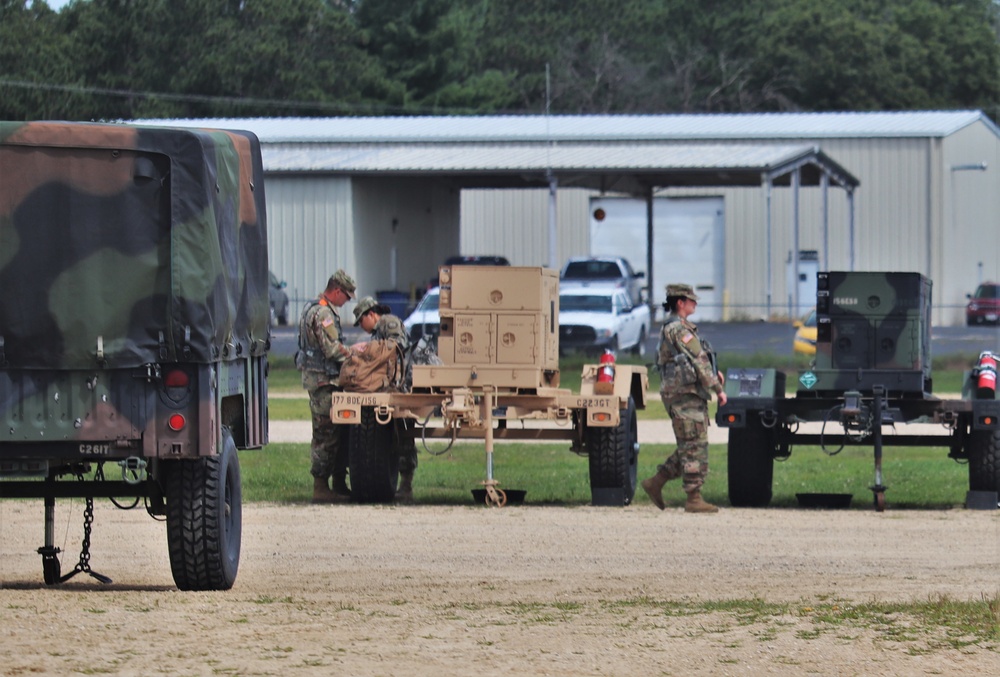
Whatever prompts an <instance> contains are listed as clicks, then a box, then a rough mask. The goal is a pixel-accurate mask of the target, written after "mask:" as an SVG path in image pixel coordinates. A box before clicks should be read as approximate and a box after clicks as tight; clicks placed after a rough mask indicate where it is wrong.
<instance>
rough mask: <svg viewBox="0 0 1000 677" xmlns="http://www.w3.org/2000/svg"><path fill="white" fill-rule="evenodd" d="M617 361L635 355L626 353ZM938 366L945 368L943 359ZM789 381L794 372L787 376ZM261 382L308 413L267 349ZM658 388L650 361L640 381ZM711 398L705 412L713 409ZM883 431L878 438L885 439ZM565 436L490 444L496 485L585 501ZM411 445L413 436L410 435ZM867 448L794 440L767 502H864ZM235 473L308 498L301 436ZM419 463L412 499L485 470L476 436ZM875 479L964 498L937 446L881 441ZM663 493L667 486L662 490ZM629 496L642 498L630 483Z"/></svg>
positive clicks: (291, 408)
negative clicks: (834, 498) (838, 497)
mask: <svg viewBox="0 0 1000 677" xmlns="http://www.w3.org/2000/svg"><path fill="white" fill-rule="evenodd" d="M722 359H723V362H724V363H725V362H726V361H731V362H732V365H731V366H756V367H764V368H777V369H784V370H790V371H791V372H792V373H794V371H795V370H797V369H799V368H800V367H801V366H803V365H805V364H807V360H805V359H804V358H799V357H775V356H773V355H754V356H748V357H740V358H739V359H737V358H730V357H729V356H723V358H722ZM621 361H622V363H632V364H635V363H638V362H639V361H638V360H637V359H636V358H633V357H631V356H626V357H624V358H622V359H621ZM586 362H593V360H588V359H585V358H582V357H571V358H569V359H566V360H564V361H563V362H562V364H561V368H562V376H563V378H562V384H561V385H562V387H565V388H568V389H570V390H572V391H573V392H579V388H580V372H581V370H582V366H583V364H584V363H586ZM942 367H943V368H942V369H941V370H940V371H935V373H934V377H935V381H936V384H935V391H937V392H958V391H960V390H961V380H962V371H961V365H960V363H959V362H958V361H957V360H951V361H947V360H945V361H943V362H942ZM944 367H947V368H944ZM790 380H791V381H793V382H794V379H790ZM268 383H269V388H270V390H271V392H272V393H274V394H276V395H281V394H284V395H286V397H272V398H270V401H269V413H270V417H271V419H272V420H298V421H307V420H309V406H308V401H307V400H306V398H305V392H304V391H303V390H302V386H301V381H300V379H299V373H298V372H297V371H296V370H295V368H294V366H293V365H292V362H291V359H289V358H277V359H275V360H273V361H272V363H271V371H270V375H269V381H268ZM658 388H659V377H658V375H657V374H656V372H655V369H651V370H650V390H651V391H652V392H653V393H655V392H656V390H657V389H658ZM714 411H715V403H714V402H713V404H712V407H711V410H710V413H711V414H712V415H713V416H714ZM638 415H639V419H640V420H652V419H665V418H666V417H667V416H666V412H665V411H664V409H663V405H662V404H661V403H660V401H659V399H658V398H657V397H656V396H655V394H654V395H653V397H652V398H651V399H650V400H649V401H648V402H647V409H646V410H644V411H640V412H639V414H638ZM888 441H889V440H887V442H888ZM430 446H431V447H432V449H434V450H438V451H439V450H442V449H443V448H444V446H445V443H444V442H442V441H434V442H432V443H430ZM568 447H569V444H568V442H567V443H557V444H544V445H543V444H519V443H512V442H498V443H497V444H496V448H495V453H494V476H495V477H496V478H497V479H498V480H499V481H500V482H501V486H502V487H506V488H511V489H524V490H526V491H527V492H528V494H527V499H526V500H527V502H528V503H529V504H561V505H584V504H587V503H589V501H590V487H589V481H588V467H587V460H586V459H585V458H581V457H579V456H577V455H576V454H574V453H572V452H570V451H569V450H568ZM418 448H420V444H419V441H418ZM672 452H673V447H672V446H668V445H655V444H646V445H643V447H642V451H641V455H640V467H639V475H640V477H646V476H648V475H651V474H653V473H654V472H655V469H656V464H657V463H660V462H662V460H663V459H664V458H665V457H666V456H667V455H669V454H670V453H672ZM709 454H710V464H711V471H710V473H709V478H708V482H707V484H706V486H705V495H706V497H707V498H708V500H710V501H713V502H718V503H720V504H723V505H725V504H726V503H727V495H728V489H727V482H728V479H727V470H726V447H725V445H714V446H712V447H711V448H710V452H709ZM872 454H873V452H872V449H871V448H870V447H851V448H847V449H845V450H844V451H843V452H841V453H840V454H839V455H837V456H835V457H832V458H831V457H828V456H827V455H826V454H825V453H823V452H822V451H821V450H820V449H819V448H817V447H801V448H796V449H794V451H793V454H792V456H791V458H790V459H788V460H787V461H782V462H776V463H775V471H774V498H773V500H772V505H775V506H787V507H790V506H795V505H797V501H796V498H795V494H796V493H849V494H853V496H854V501H853V503H852V507H854V508H863V509H869V508H870V507H871V505H872V494H871V491H870V489H869V487H870V486H871V485H872V484H874V461H873V456H872ZM241 458H242V462H243V473H244V493H245V496H246V497H247V499H248V500H251V501H277V502H305V501H308V500H309V497H310V491H311V487H310V485H309V476H308V475H309V473H308V469H309V449H308V445H305V444H272V445H270V446H269V447H268V448H267V449H266V450H263V451H244V452H241ZM419 458H420V468H419V469H418V471H417V479H416V482H415V489H414V491H415V496H416V499H417V501H418V502H426V503H453V504H464V503H468V502H470V501H471V494H470V493H469V491H470V490H471V489H474V488H478V487H479V486H480V484H479V483H480V482H481V481H482V480H483V479H485V468H486V461H485V451H484V447H483V445H482V444H481V443H471V442H463V443H460V444H456V445H455V446H454V447H453V448H452V449H451V450H449V451H448V452H447V453H445V454H443V455H440V456H434V455H431V454H430V453H428V452H426V451H424V450H423V449H422V448H421V451H420V454H419ZM883 474H884V482H885V484H886V485H888V487H889V489H888V491H887V492H886V501H887V503H888V504H889V506H890V507H892V508H947V507H951V506H955V505H959V504H961V503H962V502H963V501H964V498H965V492H966V490H967V489H968V472H967V469H966V466H964V465H959V464H957V463H955V462H954V461H952V460H950V459H948V458H947V451H946V450H945V449H940V448H933V449H928V448H906V449H900V448H892V447H886V449H885V453H884V459H883ZM668 493H671V492H668ZM682 497H683V494H682V493H681V492H680V489H679V487H678V488H677V489H676V490H675V491H673V492H672V493H671V496H670V500H671V501H672V502H673V503H674V504H675V505H680V503H681V499H682ZM636 501H637V502H639V503H648V499H647V498H646V496H645V495H644V494H643V493H642V491H639V492H638V495H637V496H636Z"/></svg>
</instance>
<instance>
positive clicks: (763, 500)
mask: <svg viewBox="0 0 1000 677" xmlns="http://www.w3.org/2000/svg"><path fill="white" fill-rule="evenodd" d="M746 420H747V424H746V427H745V428H730V429H729V447H728V449H729V502H730V504H732V505H733V506H734V507H737V508H764V507H767V505H768V504H769V503H770V502H771V485H772V483H773V479H774V453H773V452H774V444H773V441H772V440H773V437H772V430H771V429H770V428H765V427H764V424H763V423H761V421H760V418H759V417H758V416H756V415H755V413H754V412H747V417H746Z"/></svg>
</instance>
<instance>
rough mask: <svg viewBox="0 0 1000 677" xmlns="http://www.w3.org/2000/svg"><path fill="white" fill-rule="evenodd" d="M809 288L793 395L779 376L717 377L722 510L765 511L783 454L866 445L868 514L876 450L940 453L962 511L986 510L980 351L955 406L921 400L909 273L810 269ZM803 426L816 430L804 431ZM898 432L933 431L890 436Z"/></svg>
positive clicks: (999, 457) (986, 399) (991, 393)
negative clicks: (807, 324)
mask: <svg viewBox="0 0 1000 677" xmlns="http://www.w3.org/2000/svg"><path fill="white" fill-rule="evenodd" d="M817 286H818V290H819V291H818V298H817V358H816V361H815V363H814V365H813V366H812V367H811V368H809V369H805V370H802V371H800V372H799V373H798V386H797V390H796V392H795V396H794V397H787V396H786V377H785V375H784V373H782V372H780V371H777V370H774V369H730V370H728V372H727V379H726V381H727V382H726V394H727V396H728V398H729V401H728V403H727V404H726V405H725V406H722V407H719V410H718V412H717V414H716V422H717V423H718V424H719V425H720V426H722V427H726V428H728V429H729V443H728V444H729V446H728V450H729V498H730V502H731V503H732V504H733V505H734V506H748V507H759V506H766V505H768V504H769V503H770V501H771V493H772V492H771V485H772V479H773V463H774V459H776V458H787V457H788V456H789V455H790V454H791V453H792V450H793V448H794V447H795V446H799V445H816V446H820V447H822V448H824V449H827V450H829V449H830V448H831V447H837V448H838V449H839V448H840V447H842V446H871V447H872V449H873V460H874V465H875V472H874V482H873V484H872V486H871V490H872V493H873V498H874V504H875V508H876V509H877V510H884V509H885V491H886V488H887V487H886V485H885V481H884V478H883V475H882V452H883V447H885V446H893V447H943V448H946V449H947V450H948V456H949V457H950V458H953V459H955V460H956V461H960V462H964V463H968V466H969V495H968V497H967V503H973V502H980V503H982V502H985V503H990V502H992V507H994V508H996V507H997V493H998V492H1000V401H997V400H996V399H995V392H996V389H995V380H996V360H995V358H994V357H993V355H992V353H990V352H989V351H984V353H983V354H982V355H981V356H980V361H979V363H978V364H977V365H976V366H975V367H974V368H973V369H971V370H970V371H968V372H966V375H965V379H964V386H963V392H962V399H941V398H939V397H937V396H935V395H933V394H932V392H931V390H932V380H931V375H930V349H929V347H930V335H929V328H930V281H929V280H927V279H926V278H924V277H923V276H921V275H918V274H916V273H854V272H852V273H837V272H830V273H819V277H818V285H817ZM991 383H992V384H993V387H982V386H984V385H985V386H989V385H990V384H991ZM810 423H813V424H815V423H819V424H821V425H820V430H819V431H815V430H806V429H805V428H809V427H810V426H808V425H807V424H810ZM909 424H931V425H937V426H939V431H934V432H931V431H928V429H927V428H926V426H921V427H920V428H919V430H920V432H914V433H909V432H902V433H900V430H899V429H898V428H895V426H896V425H909ZM812 428H815V426H812ZM887 428H889V429H890V430H891V433H892V434H891V435H887V434H886V429H887Z"/></svg>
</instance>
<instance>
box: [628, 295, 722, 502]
mask: <svg viewBox="0 0 1000 677" xmlns="http://www.w3.org/2000/svg"><path fill="white" fill-rule="evenodd" d="M697 306H698V297H697V296H696V295H695V293H694V289H692V288H691V286H690V285H687V284H670V285H667V302H666V303H664V304H663V307H664V309H665V310H668V311H670V316H669V317H668V318H667V321H666V322H665V323H664V324H663V330H662V331H661V333H660V343H659V346H658V348H657V356H656V364H657V366H658V367H659V370H660V398H661V399H662V400H663V406H664V407H666V408H667V412H668V413H669V414H670V419H671V421H672V422H673V425H674V435H675V437H676V438H677V451H675V452H674V454H673V455H672V456H671V457H670V458H668V459H667V460H666V461H665V462H664V463H663V464H662V465H660V466H659V467H658V468H657V471H656V474H655V475H653V476H652V477H650V478H649V479H646V480H643V481H642V488H643V489H644V490H645V491H646V493H647V494H649V498H650V499H652V501H653V503H654V504H656V507H658V508H659V509H660V510H663V509H664V508H665V507H666V506H665V504H664V502H663V495H662V491H663V485H664V484H666V483H667V482H668V481H670V480H672V479H677V478H678V477H680V478H682V479H683V483H684V485H683V487H684V492H685V493H686V494H687V502H686V503H685V505H684V510H685V511H686V512H718V511H719V509H718V508H717V507H716V506H714V505H712V504H711V503H707V502H705V501H704V500H703V499H702V497H701V487H702V485H703V484H704V483H705V476H706V475H707V474H708V403H709V401H711V399H712V393H713V392H714V393H716V394H717V395H718V397H719V404H720V405H722V404H725V403H726V393H725V392H724V391H723V389H722V384H723V376H722V374H721V373H720V372H718V371H717V370H716V369H715V367H714V366H713V359H712V354H711V348H710V347H709V346H708V344H707V342H706V341H704V340H702V339H700V338H699V337H698V328H697V327H696V326H695V325H694V324H693V323H692V322H690V321H688V316H689V315H691V314H692V313H694V311H695V309H696V308H697Z"/></svg>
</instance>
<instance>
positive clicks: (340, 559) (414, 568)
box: [0, 501, 1000, 676]
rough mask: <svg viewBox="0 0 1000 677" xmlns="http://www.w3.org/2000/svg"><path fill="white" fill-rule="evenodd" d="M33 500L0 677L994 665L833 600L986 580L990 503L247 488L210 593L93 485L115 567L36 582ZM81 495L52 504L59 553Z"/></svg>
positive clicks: (151, 531)
mask: <svg viewBox="0 0 1000 677" xmlns="http://www.w3.org/2000/svg"><path fill="white" fill-rule="evenodd" d="M41 513H42V511H41V505H40V503H39V502H34V501H33V502H30V503H29V502H13V501H7V502H3V503H0V585H2V589H0V600H2V604H0V619H2V622H0V632H2V635H3V642H2V646H0V673H2V674H4V675H27V674H71V673H83V674H128V675H210V674H234V675H235V674H238V675H312V674H338V675H398V674H426V675H470V674H475V673H480V672H482V673H485V674H504V673H510V674H531V675H602V674H606V675H648V674H666V675H692V674H703V675H747V674H768V675H772V674H779V675H781V674H785V675H804V674H815V675H908V676H909V675H955V674H982V675H987V674H991V675H996V674H1000V640H997V639H995V638H994V639H993V640H992V642H991V643H990V642H982V641H981V642H979V643H976V644H972V645H968V646H964V647H960V648H956V646H955V645H954V644H951V643H948V642H946V641H945V640H946V639H947V637H946V633H945V631H944V630H942V629H940V628H938V627H937V626H933V625H929V624H927V623H926V622H920V621H917V622H914V621H913V619H911V618H908V617H906V616H905V615H901V614H898V613H896V614H893V613H890V614H887V615H886V617H885V618H882V619H880V620H876V621H872V620H870V619H869V620H867V621H864V622H860V623H855V622H852V621H851V620H850V619H849V616H850V615H851V613H852V611H853V610H854V609H855V605H857V604H863V603H869V602H893V601H899V602H920V601H927V600H937V599H939V598H941V597H947V598H951V599H954V600H961V601H971V600H981V599H982V598H983V597H984V596H985V597H987V598H994V597H996V596H997V595H998V593H1000V566H998V563H1000V519H998V516H997V514H996V513H995V512H984V511H966V510H951V511H926V512H914V511H897V512H891V511H890V512H886V513H883V514H877V513H874V512H864V511H856V510H852V511H846V512H844V511H826V512H818V511H799V510H788V509H785V510H736V509H728V510H723V512H721V513H720V514H718V515H714V516H712V515H686V514H684V513H683V512H681V511H680V510H679V509H668V510H667V511H665V512H662V513H661V512H659V511H656V510H654V509H652V508H650V507H649V506H648V505H647V506H640V507H630V508H626V509H612V508H591V507H578V508H554V507H531V506H526V507H507V508H503V509H500V510H498V509H486V508H479V507H473V506H470V507H441V506H421V505H418V506H413V507H364V506H301V507H288V506H273V505H260V504H254V505H248V506H245V507H244V539H243V557H242V563H241V567H240V574H239V578H238V580H237V582H236V586H235V587H234V588H233V590H231V591H229V592H223V593H183V592H178V591H177V590H176V589H175V588H174V587H173V583H172V580H171V577H170V566H169V563H168V560H167V549H166V536H165V533H164V525H163V524H161V523H158V522H155V521H153V520H152V519H150V518H149V517H147V516H146V515H145V513H141V512H138V511H132V512H122V511H118V510H115V509H113V508H111V506H110V505H109V504H108V503H107V502H104V501H102V502H99V503H98V506H97V510H96V519H95V524H94V532H93V537H92V553H93V554H92V559H91V566H92V567H93V569H94V570H95V571H98V572H100V573H103V574H105V575H107V576H110V577H111V578H113V579H114V583H113V584H111V585H107V586H105V585H101V584H99V583H97V582H96V581H95V580H94V579H92V578H90V577H87V576H85V575H82V574H81V575H78V576H77V577H75V578H74V579H72V580H71V581H70V582H68V583H66V584H64V585H62V586H61V587H58V588H49V587H46V586H45V585H44V584H42V582H41V581H42V576H41V558H40V557H39V556H38V555H37V554H36V553H35V548H37V547H38V546H39V545H41V543H42V538H43V533H42V521H41ZM81 514H82V503H81V502H80V501H76V502H75V503H73V504H71V503H70V502H68V501H63V502H62V503H60V506H59V510H58V519H57V528H56V533H57V537H56V544H57V545H58V546H60V547H61V548H63V550H64V554H63V555H62V563H63V571H64V572H66V571H69V570H70V569H72V567H73V565H74V564H75V563H76V560H77V557H78V551H79V544H80V539H81V537H82V527H81V525H82V516H81ZM755 599H756V600H759V601H758V602H754V601H753V600H755ZM732 600H740V601H742V603H741V604H731V603H730V602H731V601H732ZM778 605H782V606H778ZM824 614H825V615H826V616H827V617H832V618H833V620H824V618H823V615H824Z"/></svg>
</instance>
